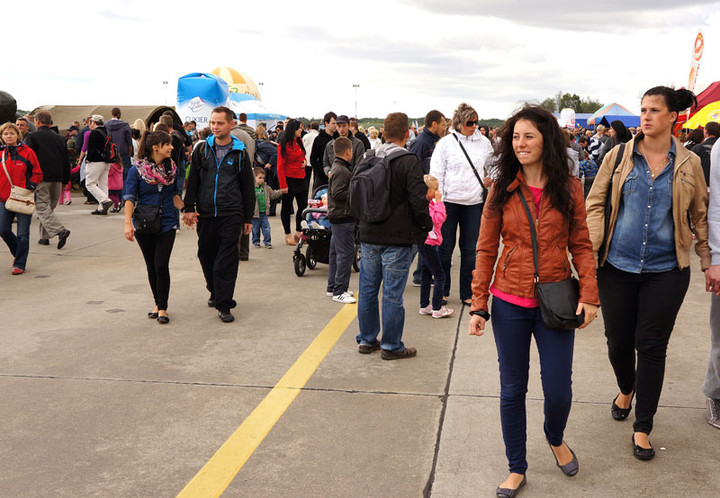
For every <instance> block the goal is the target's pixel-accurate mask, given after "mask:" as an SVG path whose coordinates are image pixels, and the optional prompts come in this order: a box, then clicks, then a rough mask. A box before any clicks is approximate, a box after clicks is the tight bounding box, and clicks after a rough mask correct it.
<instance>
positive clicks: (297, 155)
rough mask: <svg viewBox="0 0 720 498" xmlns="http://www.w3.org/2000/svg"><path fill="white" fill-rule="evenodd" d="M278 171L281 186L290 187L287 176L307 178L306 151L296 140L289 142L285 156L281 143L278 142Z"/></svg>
mask: <svg viewBox="0 0 720 498" xmlns="http://www.w3.org/2000/svg"><path fill="white" fill-rule="evenodd" d="M277 147H278V157H277V171H278V179H279V180H280V188H281V189H283V188H288V186H287V180H286V178H287V177H290V178H305V152H303V150H302V148H301V147H300V146H299V145H298V144H297V143H294V142H291V143H289V144H287V146H286V148H285V157H283V155H282V149H281V145H280V144H278V146H277Z"/></svg>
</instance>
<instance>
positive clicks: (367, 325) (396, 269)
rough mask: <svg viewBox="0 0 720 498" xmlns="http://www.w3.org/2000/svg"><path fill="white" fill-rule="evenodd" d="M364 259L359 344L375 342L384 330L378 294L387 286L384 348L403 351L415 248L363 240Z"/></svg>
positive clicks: (359, 311)
mask: <svg viewBox="0 0 720 498" xmlns="http://www.w3.org/2000/svg"><path fill="white" fill-rule="evenodd" d="M361 247H362V259H361V261H360V289H359V295H358V324H359V326H360V333H359V334H358V335H357V337H356V340H357V342H358V344H366V345H375V344H377V343H378V339H377V336H378V334H379V333H380V310H379V307H378V293H379V292H380V284H381V283H382V286H383V297H382V331H383V334H382V340H381V341H380V347H381V348H382V349H386V350H388V351H392V352H395V353H402V352H403V351H404V350H405V345H404V344H403V342H402V333H403V327H404V326H405V308H404V307H403V292H404V291H405V285H406V284H407V278H408V273H409V271H410V264H411V263H412V257H413V248H412V247H411V246H408V247H403V246H379V245H375V244H366V243H364V242H363V243H362V246H361Z"/></svg>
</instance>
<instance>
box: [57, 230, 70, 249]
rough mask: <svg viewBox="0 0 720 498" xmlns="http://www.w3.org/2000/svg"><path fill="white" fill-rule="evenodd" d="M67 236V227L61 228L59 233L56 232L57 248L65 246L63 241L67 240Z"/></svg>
mask: <svg viewBox="0 0 720 498" xmlns="http://www.w3.org/2000/svg"><path fill="white" fill-rule="evenodd" d="M68 237H70V230H68V229H67V228H63V229H62V230H60V233H58V244H57V248H58V249H62V248H63V247H65V243H66V242H67V239H68Z"/></svg>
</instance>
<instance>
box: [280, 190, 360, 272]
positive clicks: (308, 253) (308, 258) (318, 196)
mask: <svg viewBox="0 0 720 498" xmlns="http://www.w3.org/2000/svg"><path fill="white" fill-rule="evenodd" d="M327 190H328V186H327V185H322V186H320V187H318V188H316V189H315V190H314V191H313V194H312V199H311V201H315V202H311V204H310V206H309V207H307V208H305V209H304V210H303V212H302V215H303V216H304V217H305V221H304V222H303V224H302V230H301V232H302V234H301V235H300V241H299V242H298V244H297V246H296V247H295V251H293V265H294V267H295V275H297V276H298V277H302V276H303V275H305V269H306V268H309V269H311V270H313V269H315V267H316V266H317V264H318V263H324V264H328V262H329V261H330V237H332V230H331V229H330V222H329V221H327V206H322V205H321V200H322V196H323V195H325V194H327ZM318 215H319V216H318ZM308 219H310V220H311V221H310V222H309V223H308V221H307V220H308ZM306 244H307V249H306V250H305V254H303V253H302V248H303V246H304V245H306ZM352 266H353V270H355V271H356V272H359V271H360V243H359V242H358V237H357V229H356V232H355V259H354V260H353V264H352Z"/></svg>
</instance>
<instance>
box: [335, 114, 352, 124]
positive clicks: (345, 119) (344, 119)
mask: <svg viewBox="0 0 720 498" xmlns="http://www.w3.org/2000/svg"><path fill="white" fill-rule="evenodd" d="M335 123H337V124H342V123H345V124H350V118H348V117H347V116H346V115H345V114H341V115H339V116H338V117H337V118H336V119H335Z"/></svg>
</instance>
